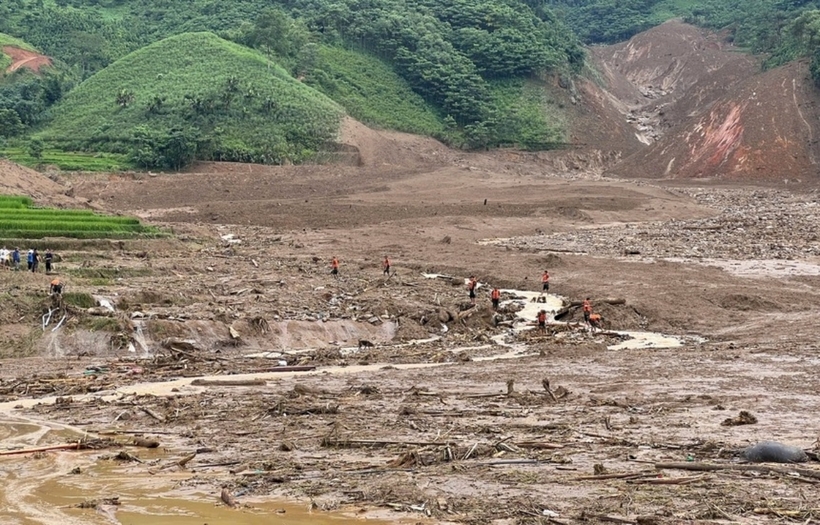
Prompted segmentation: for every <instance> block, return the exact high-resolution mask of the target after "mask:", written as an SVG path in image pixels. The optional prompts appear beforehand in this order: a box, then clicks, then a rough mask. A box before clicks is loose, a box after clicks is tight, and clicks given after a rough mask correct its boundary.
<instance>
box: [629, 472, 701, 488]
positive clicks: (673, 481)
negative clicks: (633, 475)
mask: <svg viewBox="0 0 820 525" xmlns="http://www.w3.org/2000/svg"><path fill="white" fill-rule="evenodd" d="M702 479H707V475H706V474H701V475H699V476H689V477H684V478H650V479H629V480H627V481H626V482H627V483H635V484H639V485H688V484H690V483H694V482H696V481H700V480H702Z"/></svg>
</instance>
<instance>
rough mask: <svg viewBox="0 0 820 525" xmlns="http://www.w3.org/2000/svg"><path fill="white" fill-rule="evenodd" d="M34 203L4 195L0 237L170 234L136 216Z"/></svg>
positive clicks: (94, 237) (90, 237)
mask: <svg viewBox="0 0 820 525" xmlns="http://www.w3.org/2000/svg"><path fill="white" fill-rule="evenodd" d="M31 205H32V203H31V199H29V198H28V197H16V196H0V237H4V238H6V239H32V240H34V239H43V238H46V237H71V238H75V239H128V238H134V237H158V236H165V235H167V234H166V233H164V232H162V231H160V230H159V229H157V228H154V227H152V226H145V225H143V224H141V223H140V221H139V220H138V219H135V218H133V217H118V216H110V215H101V214H98V213H94V212H93V211H90V210H63V209H55V208H33V207H31ZM13 244H16V241H15V242H13Z"/></svg>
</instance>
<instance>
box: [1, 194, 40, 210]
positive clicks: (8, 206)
mask: <svg viewBox="0 0 820 525" xmlns="http://www.w3.org/2000/svg"><path fill="white" fill-rule="evenodd" d="M33 205H34V201H32V200H31V197H18V196H14V195H0V213H5V212H6V211H7V210H23V209H26V208H29V207H30V206H33Z"/></svg>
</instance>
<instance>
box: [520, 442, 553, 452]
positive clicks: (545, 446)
mask: <svg viewBox="0 0 820 525" xmlns="http://www.w3.org/2000/svg"><path fill="white" fill-rule="evenodd" d="M514 445H515V446H517V447H521V448H532V449H535V450H558V449H560V448H564V445H559V444H557V443H547V442H541V441H516V442H515V443H514Z"/></svg>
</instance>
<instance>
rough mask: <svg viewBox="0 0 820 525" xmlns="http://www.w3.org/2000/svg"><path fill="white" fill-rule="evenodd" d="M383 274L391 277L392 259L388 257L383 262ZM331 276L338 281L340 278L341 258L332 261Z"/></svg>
mask: <svg viewBox="0 0 820 525" xmlns="http://www.w3.org/2000/svg"><path fill="white" fill-rule="evenodd" d="M382 273H383V274H384V275H386V276H388V277H390V258H389V257H388V256H386V255H385V256H384V259H383V260H382ZM330 275H332V276H333V277H335V278H336V279H338V278H339V258H338V257H336V256H335V255H334V256H333V258H332V259H331V260H330Z"/></svg>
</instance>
